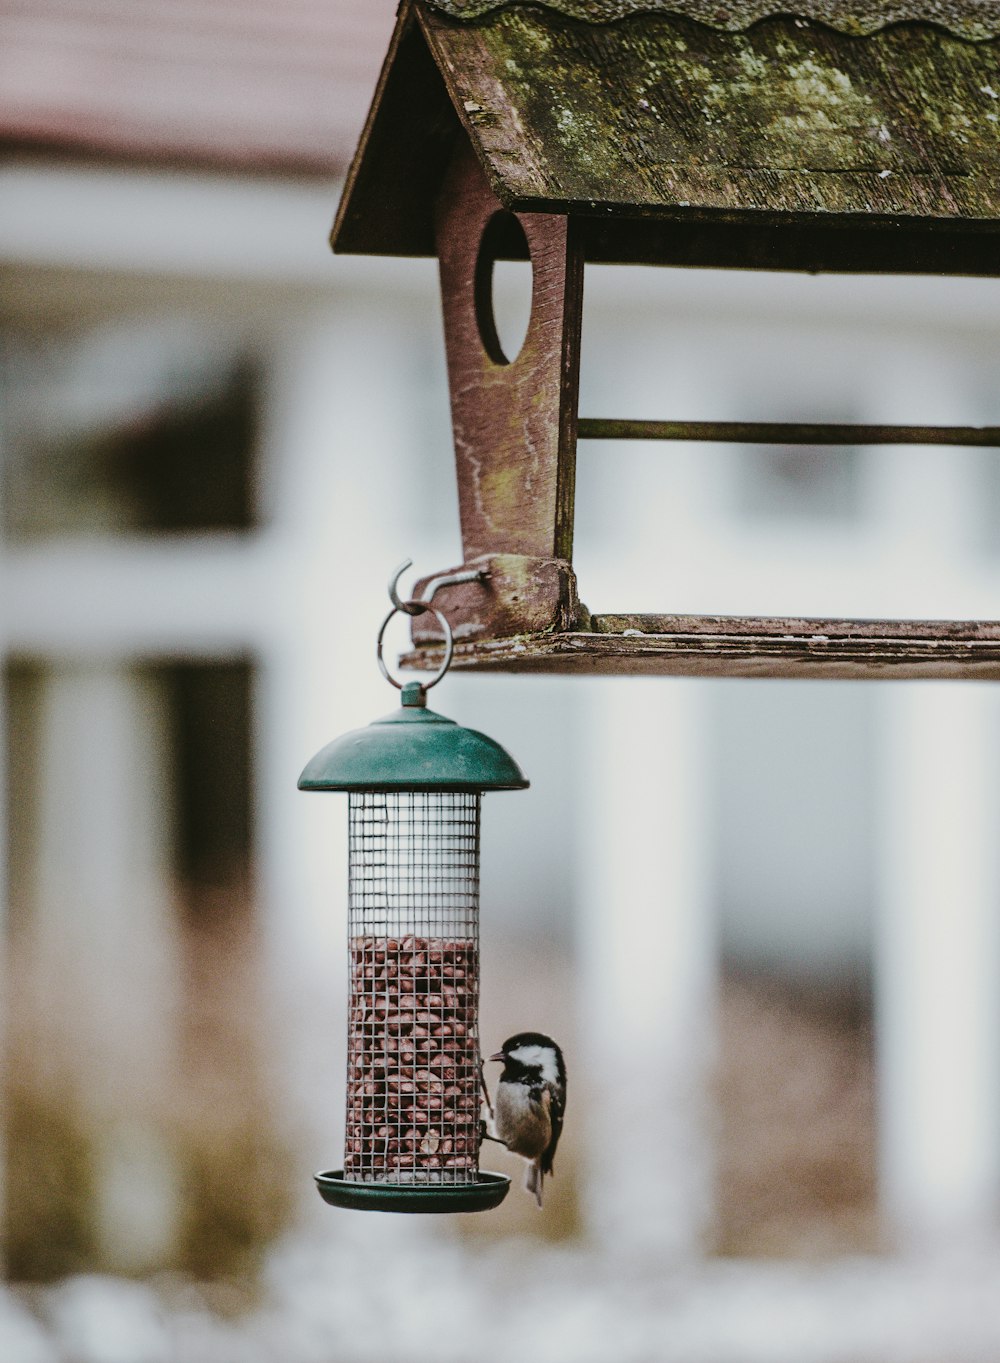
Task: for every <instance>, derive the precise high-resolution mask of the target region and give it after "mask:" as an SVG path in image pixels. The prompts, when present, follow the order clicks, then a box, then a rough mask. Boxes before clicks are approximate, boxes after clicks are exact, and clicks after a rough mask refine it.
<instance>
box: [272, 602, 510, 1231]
mask: <svg viewBox="0 0 1000 1363" xmlns="http://www.w3.org/2000/svg"><path fill="white" fill-rule="evenodd" d="M396 609H397V607H395V606H394V609H393V611H392V612H391V613H390V614H389V616H387V617H386V621H385V623H384V624H383V626H382V630H381V632H380V634H379V646H378V658H379V664H380V666H382V671H383V674H384V675H385V676H386V677H387V679H388V680H389V681H390V682H392V684H393V685H394V686H397V687H400V683H398V682H397V681H395V680H394V679H393V678H392V677H390V676H389V673H388V671H387V670H386V669H385V667H384V665H383V664H382V636H383V634H384V633H385V628H386V625H387V624H388V623H389V620H391V619H392V617H393V615H395V613H396ZM398 609H403V610H407V611H408V612H409V613H416V611H417V610H419V611H421V612H424V611H426V610H427V609H428V607H427V605H426V603H424V602H417V601H412V602H406V603H400V605H399V607H398ZM438 620H439V623H440V625H441V627H442V629H443V631H444V633H445V636H446V639H447V650H446V658H445V661H444V664H443V666H442V667H441V669H439V671H438V674H437V676H435V677H434V678H432V679H431V681H429V682H427V683H426V684H421V683H419V682H411V683H409V684H407V685H405V686H402V687H400V691H401V701H402V704H401V706H400V708H399V709H398V710H396V711H395V712H394V713H393V714H390V715H387V716H385V717H384V718H383V719H379V720H376V721H375V722H374V723H373V724H369V725H368V726H367V728H364V729H357V730H355V731H353V732H351V733H347V734H344V735H343V736H342V737H341V738H338V739H335V740H334V741H333V742H332V743H330V744H328V745H327V747H325V748H323V749H322V751H321V752H319V753H317V754H316V756H315V757H314V758H313V759H312V761H311V762H309V763H308V764H307V766H306V768H305V770H304V771H303V773H302V775H301V777H300V779H299V789H300V790H307V791H331V790H332V791H346V792H347V796H348V821H349V842H348V959H349V989H348V1025H347V1117H346V1127H345V1140H344V1167H343V1169H342V1170H332V1171H329V1172H326V1173H321V1174H318V1175H317V1176H316V1182H317V1186H318V1187H319V1191H320V1194H321V1195H322V1197H323V1198H324V1200H325V1201H327V1202H329V1203H330V1204H331V1205H333V1206H337V1207H349V1208H355V1209H360V1210H370V1211H396V1212H453V1211H481V1210H485V1209H487V1208H489V1207H494V1206H496V1205H497V1204H498V1203H499V1202H501V1201H502V1200H503V1198H504V1197H505V1195H506V1193H507V1190H508V1187H509V1180H508V1179H507V1178H506V1177H505V1176H503V1175H501V1174H494V1173H487V1172H482V1171H480V1169H479V1147H480V1141H481V1139H482V1126H481V1122H480V1106H481V1099H482V1092H483V1089H482V1084H483V1080H482V1068H481V1057H480V1043H479V826H480V804H481V800H482V796H483V794H484V793H485V792H486V791H491V790H523V789H524V788H525V787H526V786H527V785H528V782H527V781H526V779H525V778H524V776H523V774H522V773H521V771H520V769H519V768H518V766H517V764H516V763H515V761H514V760H513V758H512V757H511V756H510V754H509V753H507V752H506V751H505V750H504V749H503V748H502V747H501V746H500V745H499V744H498V743H495V742H494V741H493V740H492V739H491V738H487V737H486V735H485V734H481V733H479V732H477V731H476V730H474V729H467V728H464V727H463V726H461V725H459V724H456V723H455V722H454V721H453V720H450V719H446V718H445V717H444V716H443V715H439V714H436V713H435V712H434V711H433V710H429V709H428V708H427V704H426V700H427V690H428V689H429V687H430V686H433V685H434V684H435V683H436V682H437V681H439V680H440V678H441V676H442V675H443V674H444V671H445V670H446V669H447V666H448V662H449V661H450V655H451V631H450V629H449V626H448V622H447V619H446V617H444V616H443V615H441V614H440V613H438Z"/></svg>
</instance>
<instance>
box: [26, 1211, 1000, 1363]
mask: <svg viewBox="0 0 1000 1363" xmlns="http://www.w3.org/2000/svg"><path fill="white" fill-rule="evenodd" d="M348 1215H349V1214H348ZM350 1222H351V1224H350V1226H349V1227H348V1226H347V1224H346V1222H345V1223H343V1224H342V1225H339V1226H338V1225H337V1224H336V1222H335V1221H334V1220H332V1219H331V1220H330V1221H329V1222H328V1224H327V1225H326V1227H325V1228H324V1227H320V1228H318V1229H317V1230H316V1231H315V1232H313V1231H310V1232H308V1233H307V1234H304V1235H303V1234H299V1235H296V1236H295V1237H293V1238H290V1239H289V1240H287V1241H286V1242H284V1243H283V1244H281V1245H280V1246H278V1247H277V1248H276V1249H275V1250H274V1252H273V1253H272V1254H271V1256H270V1258H269V1259H268V1261H267V1264H266V1266H265V1270H264V1274H263V1282H262V1286H261V1290H260V1293H259V1294H258V1295H257V1297H256V1299H254V1300H252V1301H251V1299H250V1298H249V1297H247V1296H245V1295H242V1294H241V1293H240V1291H239V1290H238V1289H234V1290H233V1293H232V1299H231V1300H230V1301H228V1302H226V1301H225V1300H222V1301H221V1309H220V1299H219V1294H218V1292H217V1291H216V1292H215V1293H214V1294H213V1293H212V1292H211V1291H210V1290H209V1289H201V1288H199V1287H198V1286H197V1285H196V1284H192V1283H185V1282H180V1281H177V1280H175V1279H163V1280H162V1281H157V1282H153V1283H141V1282H131V1281H124V1280H121V1279H115V1278H110V1277H97V1276H86V1277H76V1278H70V1279H67V1280H65V1281H64V1282H62V1283H59V1284H57V1285H53V1286H50V1287H46V1288H22V1289H18V1288H7V1289H0V1359H2V1360H3V1361H4V1363H432V1360H433V1363H469V1361H470V1360H471V1359H476V1360H480V1361H481V1363H510V1359H511V1358H512V1357H519V1356H530V1357H537V1358H544V1359H546V1363H562V1361H563V1360H565V1363H608V1360H609V1359H613V1360H614V1363H654V1360H655V1363H997V1360H998V1359H1000V1246H996V1245H994V1246H990V1247H989V1248H987V1249H980V1250H978V1251H973V1250H971V1249H966V1250H963V1251H955V1252H952V1253H950V1254H938V1255H935V1256H928V1257H924V1258H915V1259H910V1260H906V1261H903V1260H898V1259H897V1260H894V1259H889V1258H886V1259H876V1258H872V1257H865V1258H860V1257H859V1258H850V1259H840V1260H835V1261H828V1262H824V1263H819V1262H817V1263H812V1264H807V1263H803V1262H801V1261H799V1262H777V1261H775V1262H761V1261H757V1262H750V1261H746V1260H743V1261H741V1260H721V1259H720V1260H709V1261H705V1262H702V1263H699V1264H688V1265H684V1266H673V1267H670V1266H664V1265H662V1264H660V1265H658V1264H656V1263H653V1262H650V1261H649V1260H645V1261H644V1260H642V1259H638V1258H632V1259H629V1258H608V1257H606V1256H603V1255H600V1254H597V1253H594V1252H589V1251H587V1250H585V1249H580V1248H576V1249H565V1248H543V1249H540V1248H538V1247H537V1246H536V1245H535V1244H530V1245H529V1244H527V1243H526V1242H524V1241H520V1240H511V1241H505V1242H503V1243H498V1244H493V1245H489V1244H486V1245H484V1244H482V1243H478V1242H472V1243H470V1242H468V1241H466V1240H463V1239H460V1238H458V1237H455V1236H452V1235H451V1234H450V1233H449V1231H448V1229H447V1228H442V1229H443V1232H444V1233H443V1234H442V1233H441V1232H439V1231H436V1230H435V1231H428V1229H427V1228H426V1227H425V1226H423V1225H420V1224H415V1223H413V1222H409V1221H407V1220H406V1219H405V1218H397V1217H386V1218H381V1217H379V1218H375V1217H360V1216H356V1215H351V1216H350ZM213 1303H214V1304H213Z"/></svg>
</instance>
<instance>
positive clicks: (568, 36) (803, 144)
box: [420, 6, 1000, 221]
mask: <svg viewBox="0 0 1000 1363" xmlns="http://www.w3.org/2000/svg"><path fill="white" fill-rule="evenodd" d="M420 16H421V22H422V24H423V27H424V31H425V33H426V34H427V35H428V38H429V41H430V43H431V47H432V50H433V52H434V54H435V57H436V59H437V61H438V65H439V67H440V68H441V70H442V74H443V75H444V78H445V82H446V84H447V86H448V89H449V92H450V94H451V96H452V99H453V101H454V102H455V104H456V107H457V108H458V110H459V113H460V116H462V117H463V122H464V125H465V127H466V130H467V132H468V133H469V134H470V136H471V138H472V140H473V142H474V143H475V144H476V146H477V148H478V150H479V153H480V155H481V156H482V157H483V159H484V163H485V164H486V166H487V168H488V171H489V174H490V177H491V182H492V183H493V185H494V188H495V189H496V190H497V192H498V193H499V194H500V197H501V198H502V199H503V200H504V202H506V203H507V204H508V205H510V206H512V207H515V208H532V207H538V206H541V205H544V206H545V207H546V208H548V209H550V210H554V209H558V210H559V211H563V212H570V213H580V214H591V215H595V216H598V217H603V216H605V215H617V214H621V215H625V216H633V215H635V214H636V213H646V214H650V213H653V214H655V213H657V212H664V211H665V212H673V213H680V214H681V215H682V214H683V212H684V211H691V210H693V209H714V210H720V211H741V212H744V213H746V214H749V215H751V216H752V215H753V214H756V213H760V212H770V213H780V214H788V215H792V216H793V217H804V216H807V217H814V216H815V215H818V214H823V215H826V214H835V215H838V216H844V217H850V216H861V217H863V218H866V219H872V218H875V219H882V220H894V219H899V218H904V219H907V218H908V219H913V218H915V219H920V220H923V219H942V220H950V221H961V220H970V219H978V220H982V221H994V220H996V219H998V218H1000V177H998V174H997V166H998V162H1000V124H998V121H997V113H998V102H997V98H996V94H995V93H991V92H996V91H998V90H1000V87H998V85H997V70H998V67H1000V57H998V47H997V44H996V43H994V42H983V43H969V42H964V41H962V40H960V39H958V38H954V37H951V36H949V35H947V34H945V33H943V32H942V31H940V30H939V29H935V28H933V27H930V26H926V25H901V26H897V27H893V28H889V29H886V30H884V31H882V32H880V33H876V34H874V35H872V36H871V37H869V38H865V39H861V40H859V39H851V38H846V37H844V36H843V35H841V34H838V33H835V32H833V31H832V30H829V29H827V28H824V27H823V26H821V25H815V24H801V23H800V24H798V25H797V24H796V22H795V21H794V20H793V19H790V18H784V19H767V20H764V21H762V22H761V23H759V24H757V25H755V26H754V27H753V28H752V29H750V30H748V31H747V32H739V33H730V32H720V31H718V30H715V29H711V28H708V27H706V26H704V25H702V24H698V23H695V22H693V21H691V20H685V19H681V18H678V17H674V16H671V15H667V14H646V15H641V14H637V15H634V16H632V17H630V18H629V19H628V20H626V21H622V22H620V23H613V24H606V25H595V24H587V23H580V22H574V21H572V20H568V19H566V18H564V17H563V16H561V15H559V14H553V13H552V12H551V11H545V10H539V9H536V8H534V7H531V6H526V7H521V6H518V7H516V8H506V9H502V10H499V11H497V12H496V13H495V14H493V15H491V16H488V17H487V18H486V19H484V20H482V21H480V22H479V23H476V24H470V23H463V22H458V21H455V20H453V19H450V18H447V17H445V16H444V15H442V14H440V13H438V12H434V11H431V10H426V9H421V10H420ZM463 111H464V114H463Z"/></svg>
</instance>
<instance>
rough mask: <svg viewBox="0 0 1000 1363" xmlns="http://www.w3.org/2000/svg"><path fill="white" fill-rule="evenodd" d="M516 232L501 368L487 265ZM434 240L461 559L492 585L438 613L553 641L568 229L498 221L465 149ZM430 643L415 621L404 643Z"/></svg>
mask: <svg viewBox="0 0 1000 1363" xmlns="http://www.w3.org/2000/svg"><path fill="white" fill-rule="evenodd" d="M518 224H519V225H520V230H521V231H523V235H524V238H525V240H526V242H527V247H528V253H529V257H530V262H531V268H532V300H531V313H530V317H529V321H528V330H527V334H526V336H525V339H524V344H523V345H522V347H521V349H520V351H519V352H518V354H517V355H515V356H512V357H508V356H506V355H505V354H504V353H503V350H502V348H501V345H500V342H499V340H498V338H497V334H496V326H495V323H494V320H493V305H492V282H493V264H494V261H495V260H496V259H497V257H498V256H506V255H509V254H512V253H513V251H515V250H516V249H517V243H518V241H519V240H520V232H519V230H518ZM436 231H437V248H438V255H439V259H440V270H441V295H442V303H443V308H444V330H445V347H446V351H447V357H448V383H449V387H450V390H451V413H452V426H453V430H454V439H455V464H456V470H457V475H458V498H459V513H460V517H461V525H462V551H463V555H464V561H465V563H466V564H467V565H468V564H473V563H478V564H479V565H480V566H483V567H486V568H487V570H488V571H489V572H490V582H489V584H488V586H487V587H486V588H485V589H484V588H482V587H478V586H476V585H473V586H472V587H455V588H450V589H448V596H447V598H446V599H443V602H442V604H443V605H444V608H445V609H446V610H447V612H448V616H449V619H450V620H451V621H452V624H453V625H456V626H457V627H458V628H459V629H460V630H461V631H462V634H463V636H464V637H469V636H470V635H476V634H481V635H485V636H489V635H493V634H497V633H504V634H512V633H535V632H542V631H543V630H545V629H547V628H551V627H553V626H556V627H559V628H563V629H565V628H568V627H570V623H571V621H572V619H573V618H575V617H576V616H577V615H578V613H579V608H578V606H577V603H576V597H575V581H574V579H573V574H572V570H571V568H570V560H571V558H572V553H573V499H574V485H575V477H576V423H577V397H578V389H579V372H580V321H581V314H582V305H583V253H582V250H581V248H580V246H579V244H578V242H577V237H576V232H575V230H574V228H573V226H572V224H571V223H570V220H569V218H568V217H565V216H560V215H555V214H544V213H522V214H517V215H513V214H510V213H508V212H507V211H506V210H505V209H504V207H503V205H502V204H501V203H500V201H499V199H497V198H496V196H495V195H494V193H493V191H492V190H491V189H490V187H489V185H488V184H487V182H486V179H485V176H484V175H483V172H482V170H481V169H480V167H479V164H478V162H477V161H476V159H475V157H474V155H473V153H472V150H471V148H470V147H469V146H468V144H467V143H465V142H463V143H462V144H461V145H460V146H459V148H458V150H457V152H456V154H455V158H454V160H453V162H452V165H451V168H450V170H449V173H448V175H447V177H446V180H445V184H444V187H443V189H442V192H441V196H440V199H439V202H438V208H437V224H436ZM498 556H499V557H500V558H501V559H502V562H501V563H498V564H497V563H494V559H495V558H496V557H498ZM494 569H495V571H494ZM433 630H434V626H433V623H432V621H431V620H429V619H428V618H427V617H424V618H422V619H421V621H420V624H419V626H418V627H417V632H416V633H415V635H414V637H415V639H416V638H433V637H434V633H433Z"/></svg>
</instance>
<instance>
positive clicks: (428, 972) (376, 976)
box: [344, 791, 480, 1184]
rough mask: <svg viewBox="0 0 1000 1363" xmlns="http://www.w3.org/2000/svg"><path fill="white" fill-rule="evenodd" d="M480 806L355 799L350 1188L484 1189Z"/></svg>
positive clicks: (418, 797) (415, 797)
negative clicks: (446, 1185) (445, 1186)
mask: <svg viewBox="0 0 1000 1363" xmlns="http://www.w3.org/2000/svg"><path fill="white" fill-rule="evenodd" d="M479 810H480V796H479V795H478V794H464V793H458V792H454V791H434V792H413V791H405V792H398V793H397V792H392V793H385V792H374V791H373V792H368V791H365V792H360V793H353V792H352V793H351V795H350V871H349V875H350V901H349V909H348V938H349V954H350V983H349V1018H348V1040H347V1123H346V1136H345V1143H344V1144H345V1148H344V1178H345V1180H348V1181H352V1182H376V1183H377V1182H388V1183H437V1184H441V1183H475V1182H476V1179H477V1175H478V1171H479V1106H480V1098H479V1094H480V1087H479V1085H480V1078H479V1056H480V1052H479Z"/></svg>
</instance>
